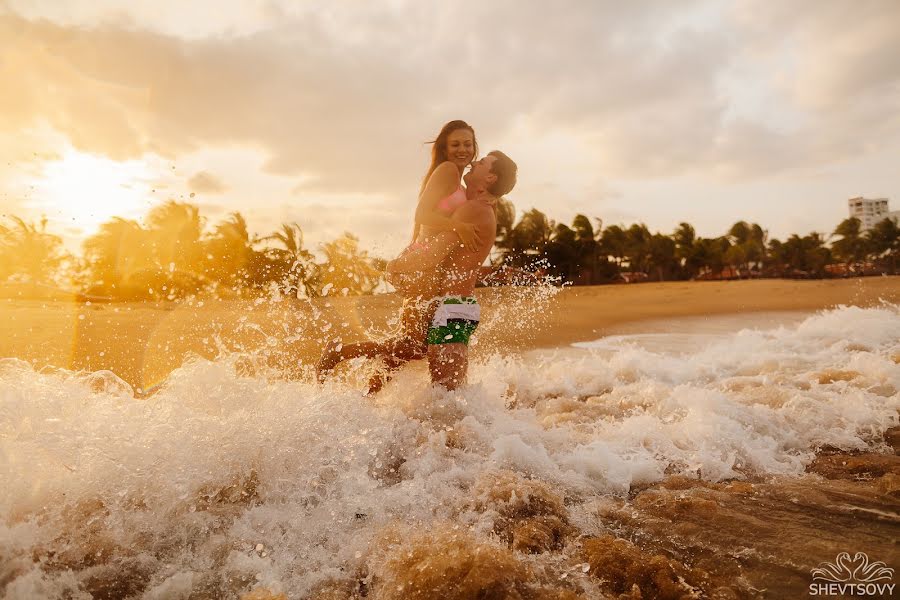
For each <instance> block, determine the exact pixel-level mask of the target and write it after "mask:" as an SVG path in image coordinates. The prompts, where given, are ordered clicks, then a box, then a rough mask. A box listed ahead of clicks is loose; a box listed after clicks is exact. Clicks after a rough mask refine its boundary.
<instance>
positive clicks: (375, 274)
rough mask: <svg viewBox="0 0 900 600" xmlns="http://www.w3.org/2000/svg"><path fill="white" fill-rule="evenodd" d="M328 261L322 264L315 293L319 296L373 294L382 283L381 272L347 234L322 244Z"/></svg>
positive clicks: (351, 236)
mask: <svg viewBox="0 0 900 600" xmlns="http://www.w3.org/2000/svg"><path fill="white" fill-rule="evenodd" d="M322 252H323V254H325V262H324V263H323V264H322V265H320V268H319V273H320V276H319V279H318V281H317V282H316V286H317V287H316V289H315V291H316V292H317V293H318V294H319V295H334V294H338V295H359V294H370V293H372V291H373V290H374V289H375V288H376V286H377V285H378V284H379V283H380V281H381V270H380V269H379V268H378V266H377V265H376V264H375V261H374V260H373V259H372V258H371V257H369V255H368V253H367V252H365V251H364V250H360V249H359V238H357V237H356V236H354V235H352V234H350V233H345V234H344V235H343V236H341V237H339V238H338V239H336V240H334V241H332V242H328V243H325V244H323V245H322Z"/></svg>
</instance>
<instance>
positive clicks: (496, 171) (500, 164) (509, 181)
mask: <svg viewBox="0 0 900 600" xmlns="http://www.w3.org/2000/svg"><path fill="white" fill-rule="evenodd" d="M517 171H518V167H517V166H516V163H514V162H513V161H512V159H511V158H510V157H508V156H507V155H505V154H503V153H502V152H500V151H499V150H494V151H493V152H489V153H488V154H487V156H485V157H484V158H482V159H481V160H477V161H475V162H474V163H472V168H471V169H470V170H469V172H468V173H466V176H465V178H464V179H465V182H466V187H473V186H474V187H475V188H483V189H485V190H487V191H488V192H489V193H490V194H491V195H493V196H497V197H498V198H499V197H500V196H503V195H505V194H508V193H509V192H510V191H512V189H513V187H515V185H516V172H517Z"/></svg>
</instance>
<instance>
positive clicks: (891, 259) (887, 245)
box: [866, 219, 900, 275]
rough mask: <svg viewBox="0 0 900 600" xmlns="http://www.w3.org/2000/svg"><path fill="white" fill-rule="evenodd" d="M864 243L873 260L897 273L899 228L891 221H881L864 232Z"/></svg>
mask: <svg viewBox="0 0 900 600" xmlns="http://www.w3.org/2000/svg"><path fill="white" fill-rule="evenodd" d="M866 242H867V245H868V247H869V249H870V250H871V252H872V256H873V258H874V259H875V260H878V261H880V262H881V264H882V265H884V266H885V267H886V268H889V269H890V273H891V275H895V274H896V273H897V259H898V258H900V227H898V226H897V223H895V222H894V221H893V220H892V219H883V220H881V221H879V222H878V223H875V225H873V226H872V228H871V229H869V231H867V232H866Z"/></svg>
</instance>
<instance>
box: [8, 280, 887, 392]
mask: <svg viewBox="0 0 900 600" xmlns="http://www.w3.org/2000/svg"><path fill="white" fill-rule="evenodd" d="M477 295H478V297H479V299H480V302H481V303H482V305H483V313H484V320H483V324H482V326H481V328H480V329H479V332H478V334H477V336H478V337H477V341H478V343H477V344H476V345H475V346H474V347H473V358H474V360H477V359H478V358H479V356H484V355H486V354H490V353H494V352H501V353H508V352H521V351H525V350H530V349H535V348H554V347H562V346H568V345H570V344H572V343H574V342H583V341H590V340H595V339H597V338H600V337H602V336H605V335H611V334H614V333H619V332H622V331H637V330H648V329H656V328H658V327H660V322H661V320H666V319H677V318H683V317H704V316H717V315H727V314H742V313H758V312H772V311H779V312H784V311H798V312H813V311H817V310H822V309H827V308H833V307H835V306H838V305H852V306H874V305H878V304H880V303H881V302H888V303H897V302H900V277H871V278H862V279H843V280H821V281H819V280H816V281H789V280H777V279H776V280H749V281H724V282H667V283H647V284H637V285H617V286H593V287H576V288H565V289H561V290H555V289H548V288H537V289H535V288H483V289H479V290H478V292H477ZM399 307H400V299H399V298H398V297H397V296H395V295H393V294H387V295H378V296H365V297H335V298H321V299H317V300H315V301H313V302H303V301H298V300H296V299H290V298H276V299H274V300H269V299H260V300H255V301H219V300H205V301H202V300H201V301H195V302H181V303H170V304H158V305H148V304H129V303H119V304H91V303H79V302H75V301H59V300H55V301H37V300H18V299H14V298H7V299H0V316H2V319H0V357H14V358H19V359H21V360H25V361H28V362H30V363H31V364H33V365H34V366H35V367H36V368H43V367H47V366H52V367H60V368H65V369H71V370H76V371H77V370H87V371H97V370H111V371H113V372H114V373H116V374H117V375H118V376H120V377H121V378H123V379H124V380H125V381H127V382H128V383H129V384H131V385H132V386H135V387H138V388H147V387H150V386H153V385H155V384H158V383H159V382H160V381H162V380H163V379H164V378H165V376H166V375H167V374H168V373H169V372H171V371H172V370H173V369H175V368H177V367H178V366H180V365H181V364H182V363H183V362H184V360H185V359H186V358H187V357H189V356H200V357H204V358H209V359H212V358H215V357H216V356H219V355H220V354H221V353H223V352H244V353H254V352H259V351H263V352H264V353H265V355H266V357H267V360H268V361H269V362H270V364H271V365H272V366H274V367H276V368H278V369H281V370H282V371H284V373H285V374H286V375H287V376H289V377H295V376H297V377H298V376H300V371H301V370H302V368H303V366H304V365H307V366H308V365H309V364H310V363H311V362H312V361H314V360H315V358H316V357H317V356H318V354H319V352H320V350H321V348H322V344H323V343H324V342H323V340H325V339H327V338H328V337H333V336H335V335H340V336H341V337H342V339H343V340H344V341H345V342H353V341H357V340H360V339H364V338H366V337H368V336H373V337H379V336H384V335H387V334H389V333H390V331H391V329H392V325H391V320H392V319H394V318H395V317H396V314H397V312H398V311H399ZM642 323H644V324H645V327H644V328H643V329H642V327H641V324H642Z"/></svg>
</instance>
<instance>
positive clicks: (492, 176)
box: [427, 150, 517, 390]
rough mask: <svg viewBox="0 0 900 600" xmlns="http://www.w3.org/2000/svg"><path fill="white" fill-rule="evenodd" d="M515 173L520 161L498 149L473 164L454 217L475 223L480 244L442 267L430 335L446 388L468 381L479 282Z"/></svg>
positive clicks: (439, 379)
mask: <svg viewBox="0 0 900 600" xmlns="http://www.w3.org/2000/svg"><path fill="white" fill-rule="evenodd" d="M516 173H517V167H516V163H514V162H513V161H512V160H511V159H510V158H509V157H508V156H506V155H505V154H503V153H502V152H499V151H497V150H495V151H493V152H490V153H489V154H488V155H487V156H485V157H484V158H482V159H481V160H479V161H477V162H475V163H474V164H473V165H472V168H471V170H470V171H469V172H468V173H466V176H465V177H464V179H465V182H466V194H467V196H468V197H469V201H468V202H466V203H465V204H463V205H462V206H460V207H459V208H458V209H456V211H455V212H454V213H453V217H452V218H453V219H454V220H459V221H463V222H465V223H470V224H472V225H474V226H475V233H476V235H477V237H478V240H479V243H478V245H477V246H476V247H475V248H469V247H461V246H457V247H456V248H455V249H454V250H452V251H451V253H450V255H449V256H447V258H446V259H444V261H443V262H442V263H441V265H440V267H439V270H440V272H441V274H442V279H443V290H442V292H443V295H442V296H441V297H440V298H439V299H438V305H437V308H436V310H435V313H434V317H433V318H432V321H431V327H430V328H429V329H428V337H427V342H428V369H429V371H430V373H431V381H432V383H435V384H438V385H440V386H442V387H444V388H446V389H448V390H455V389H456V388H457V387H459V386H460V385H461V384H462V383H464V382H465V380H466V373H467V371H468V366H469V338H470V337H471V336H472V333H473V332H474V331H475V329H476V328H477V327H478V322H479V321H480V319H481V307H480V306H479V305H478V301H477V300H476V299H475V284H476V283H477V282H478V276H479V271H480V269H481V265H482V264H484V261H485V259H487V257H488V255H489V254H490V252H491V248H492V247H493V245H494V240H495V239H496V237H497V215H496V212H495V207H496V205H497V202H498V200H499V198H500V197H501V196H503V195H505V194H508V193H509V192H510V191H512V189H513V187H514V186H515V185H516Z"/></svg>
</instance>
